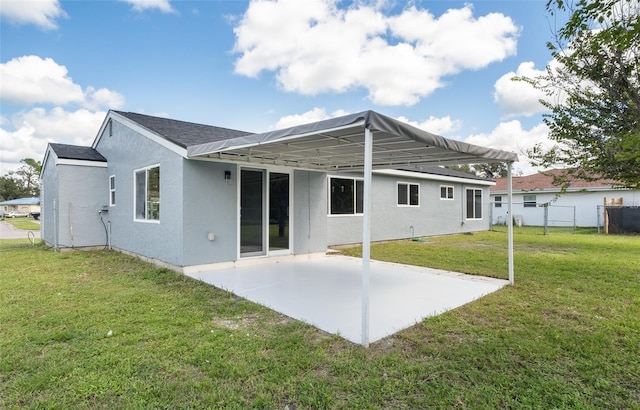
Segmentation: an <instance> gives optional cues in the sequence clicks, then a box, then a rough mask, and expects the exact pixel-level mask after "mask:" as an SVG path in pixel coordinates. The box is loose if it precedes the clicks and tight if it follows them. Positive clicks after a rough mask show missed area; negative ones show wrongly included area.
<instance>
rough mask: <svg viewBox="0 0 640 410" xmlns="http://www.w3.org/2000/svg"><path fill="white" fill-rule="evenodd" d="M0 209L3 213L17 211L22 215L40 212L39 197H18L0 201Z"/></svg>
mask: <svg viewBox="0 0 640 410" xmlns="http://www.w3.org/2000/svg"><path fill="white" fill-rule="evenodd" d="M0 211H2V212H1V213H2V214H3V215H7V214H9V213H11V212H18V213H20V214H24V215H29V214H31V213H33V212H40V198H18V199H12V200H10V201H4V202H0Z"/></svg>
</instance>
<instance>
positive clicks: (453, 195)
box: [439, 185, 456, 201]
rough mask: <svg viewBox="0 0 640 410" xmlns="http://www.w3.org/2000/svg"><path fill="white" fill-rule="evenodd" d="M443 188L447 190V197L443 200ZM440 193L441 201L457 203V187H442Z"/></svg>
mask: <svg viewBox="0 0 640 410" xmlns="http://www.w3.org/2000/svg"><path fill="white" fill-rule="evenodd" d="M442 188H446V189H447V191H446V194H447V195H446V196H445V197H444V198H443V197H442ZM449 188H451V198H449ZM439 191H440V193H439V195H440V200H441V201H455V199H456V187H455V186H453V185H440V189H439Z"/></svg>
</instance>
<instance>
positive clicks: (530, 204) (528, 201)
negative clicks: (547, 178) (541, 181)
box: [522, 195, 538, 208]
mask: <svg viewBox="0 0 640 410" xmlns="http://www.w3.org/2000/svg"><path fill="white" fill-rule="evenodd" d="M522 199H523V201H524V207H525V208H535V207H536V206H538V203H537V201H536V196H535V195H524V196H523V198H522Z"/></svg>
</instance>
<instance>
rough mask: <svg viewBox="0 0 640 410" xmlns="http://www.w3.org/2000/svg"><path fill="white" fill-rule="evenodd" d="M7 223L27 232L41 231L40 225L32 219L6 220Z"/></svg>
mask: <svg viewBox="0 0 640 410" xmlns="http://www.w3.org/2000/svg"><path fill="white" fill-rule="evenodd" d="M3 220H4V221H6V222H9V223H10V224H11V225H13V226H15V227H16V228H18V229H24V230H27V231H39V230H40V224H39V223H37V222H35V221H34V220H33V219H31V218H26V217H20V218H4V219H3Z"/></svg>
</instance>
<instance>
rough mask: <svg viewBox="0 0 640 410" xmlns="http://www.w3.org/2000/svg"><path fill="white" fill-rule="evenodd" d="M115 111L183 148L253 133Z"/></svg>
mask: <svg viewBox="0 0 640 410" xmlns="http://www.w3.org/2000/svg"><path fill="white" fill-rule="evenodd" d="M113 112H115V113H117V114H119V115H121V116H123V117H125V118H127V119H129V120H131V121H133V122H135V123H137V124H138V125H140V126H142V127H144V128H146V129H148V130H149V131H151V132H153V133H154V134H156V135H158V136H160V137H162V138H164V139H166V140H168V141H170V142H172V143H173V144H176V145H178V146H179V147H181V148H187V147H190V146H192V145H199V144H205V143H208V142H216V141H223V140H227V139H232V138H237V137H242V136H245V135H249V134H251V133H250V132H246V131H239V130H233V129H229V128H223V127H215V126H212V125H204V124H196V123H193V122H186V121H179V120H172V119H170V118H163V117H154V116H151V115H144V114H137V113H133V112H123V111H113Z"/></svg>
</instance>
